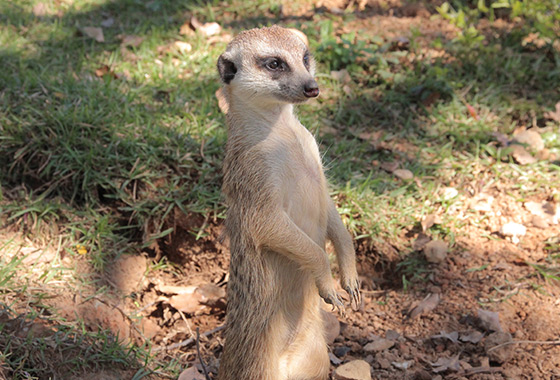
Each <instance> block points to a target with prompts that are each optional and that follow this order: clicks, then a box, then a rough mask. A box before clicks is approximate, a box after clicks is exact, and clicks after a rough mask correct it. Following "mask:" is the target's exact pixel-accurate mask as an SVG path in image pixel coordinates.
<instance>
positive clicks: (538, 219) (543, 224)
mask: <svg viewBox="0 0 560 380" xmlns="http://www.w3.org/2000/svg"><path fill="white" fill-rule="evenodd" d="M531 223H533V226H535V227H537V228H542V229H546V228H548V227H549V225H548V222H547V221H546V219H545V218H543V217H542V216H539V215H533V218H532V219H531Z"/></svg>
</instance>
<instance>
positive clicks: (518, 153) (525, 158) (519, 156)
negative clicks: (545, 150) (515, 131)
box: [511, 144, 537, 165]
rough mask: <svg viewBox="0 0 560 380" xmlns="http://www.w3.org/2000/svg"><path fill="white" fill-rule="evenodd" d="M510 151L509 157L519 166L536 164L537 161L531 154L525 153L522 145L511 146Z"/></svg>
mask: <svg viewBox="0 0 560 380" xmlns="http://www.w3.org/2000/svg"><path fill="white" fill-rule="evenodd" d="M511 149H512V151H511V155H512V157H513V159H514V160H515V162H517V163H518V164H519V165H529V164H534V163H535V162H537V159H536V158H535V157H533V156H531V153H529V152H527V150H526V149H525V148H524V147H523V146H522V145H517V144H513V145H512V146H511Z"/></svg>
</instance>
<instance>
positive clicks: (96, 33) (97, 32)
mask: <svg viewBox="0 0 560 380" xmlns="http://www.w3.org/2000/svg"><path fill="white" fill-rule="evenodd" d="M80 31H81V32H82V33H83V34H84V35H85V36H87V37H89V38H91V39H94V40H95V41H97V42H100V43H102V42H105V36H104V35H103V29H101V28H99V27H96V26H85V27H83V28H81V29H80Z"/></svg>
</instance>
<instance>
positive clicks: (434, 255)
mask: <svg viewBox="0 0 560 380" xmlns="http://www.w3.org/2000/svg"><path fill="white" fill-rule="evenodd" d="M447 251H448V247H447V243H446V242H444V241H441V240H432V241H431V242H429V243H428V244H426V245H425V246H424V255H425V256H426V260H428V262H430V263H433V264H439V263H441V262H443V261H444V260H445V258H446V257H447Z"/></svg>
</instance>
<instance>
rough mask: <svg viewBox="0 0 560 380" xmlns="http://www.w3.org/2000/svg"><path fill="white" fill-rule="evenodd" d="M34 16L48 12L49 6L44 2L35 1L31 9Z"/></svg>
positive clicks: (44, 14) (40, 15)
mask: <svg viewBox="0 0 560 380" xmlns="http://www.w3.org/2000/svg"><path fill="white" fill-rule="evenodd" d="M31 12H33V15H35V16H36V17H42V16H46V15H47V14H48V13H49V6H48V5H47V4H45V3H37V4H35V6H34V7H33V9H32V10H31Z"/></svg>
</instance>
